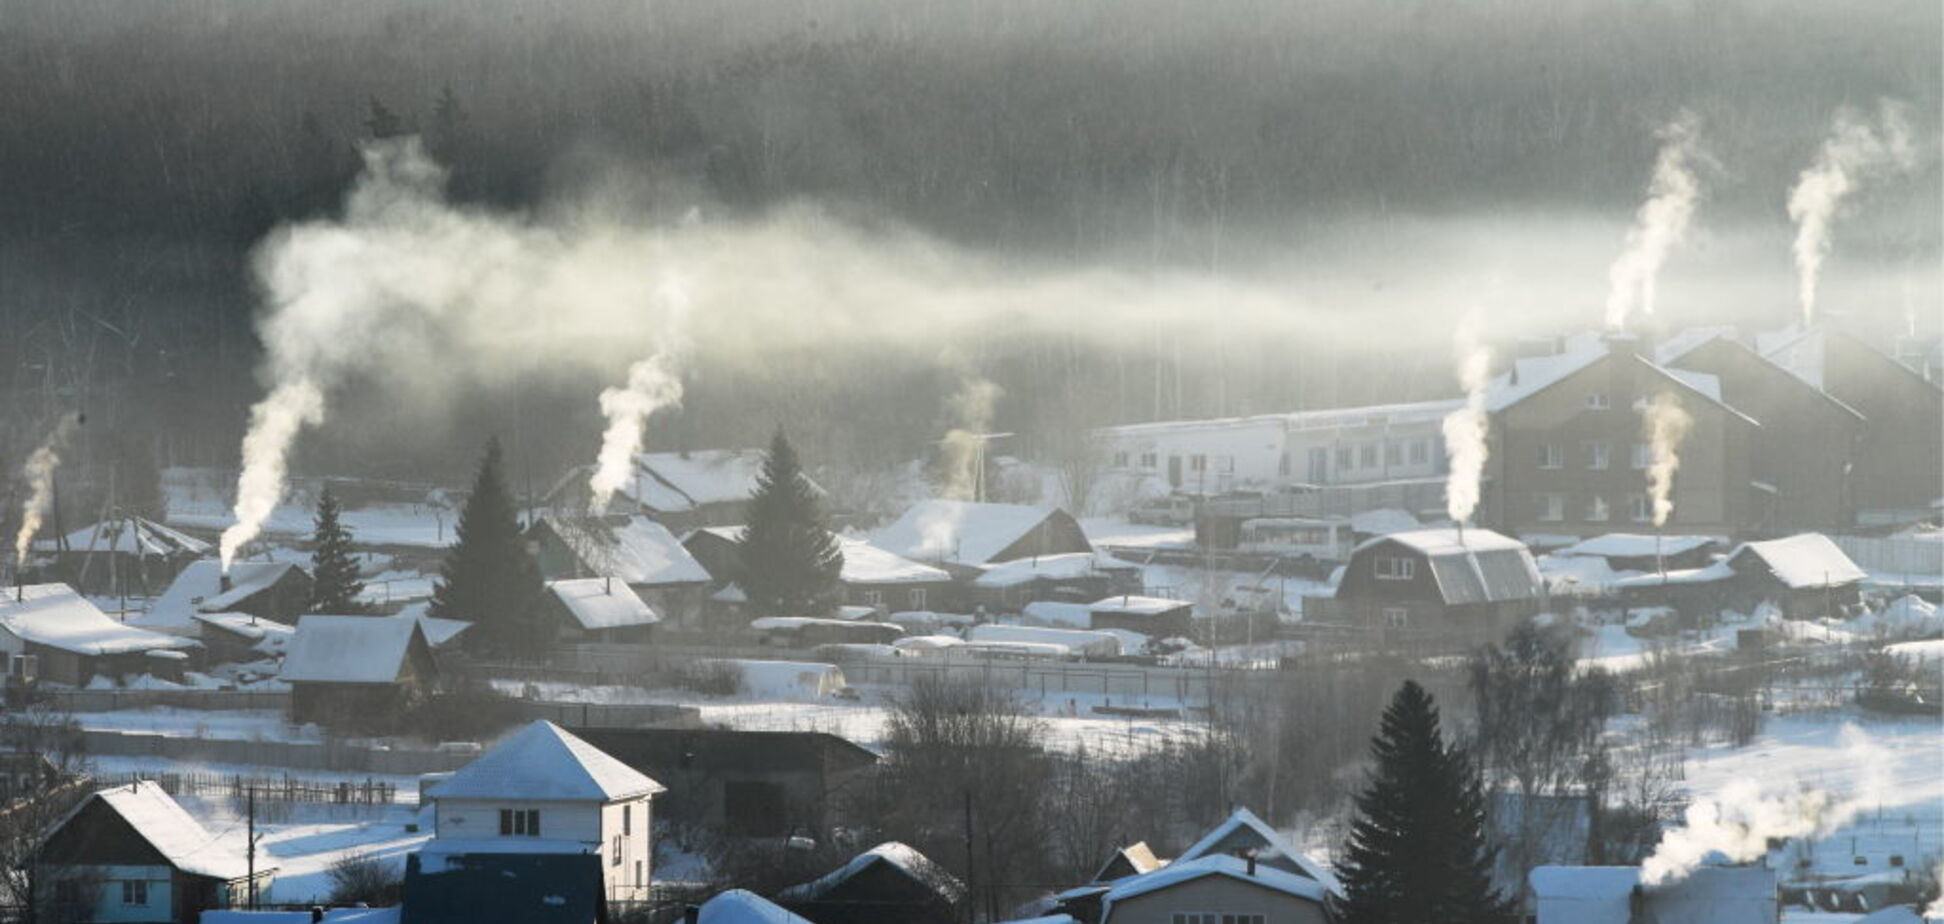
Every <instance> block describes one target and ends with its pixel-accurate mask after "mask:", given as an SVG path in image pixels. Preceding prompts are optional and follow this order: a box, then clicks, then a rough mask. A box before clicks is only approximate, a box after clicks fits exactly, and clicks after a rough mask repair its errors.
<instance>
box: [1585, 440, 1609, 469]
mask: <svg viewBox="0 0 1944 924" xmlns="http://www.w3.org/2000/svg"><path fill="white" fill-rule="evenodd" d="M1580 448H1581V449H1583V450H1585V451H1586V468H1587V470H1588V471H1594V472H1604V471H1606V470H1608V469H1610V468H1612V467H1613V444H1612V443H1609V442H1607V441H1606V440H1587V441H1585V442H1583V443H1581V444H1580Z"/></svg>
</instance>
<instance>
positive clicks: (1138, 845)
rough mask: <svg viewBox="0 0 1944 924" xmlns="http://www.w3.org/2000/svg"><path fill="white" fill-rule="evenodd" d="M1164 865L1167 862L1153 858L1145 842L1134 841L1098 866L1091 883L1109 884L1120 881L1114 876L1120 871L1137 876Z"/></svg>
mask: <svg viewBox="0 0 1944 924" xmlns="http://www.w3.org/2000/svg"><path fill="white" fill-rule="evenodd" d="M1166 865H1168V861H1166V860H1163V859H1161V858H1160V857H1157V856H1155V855H1154V849H1153V848H1151V847H1149V846H1148V844H1147V841H1136V842H1134V843H1132V844H1129V845H1127V846H1126V847H1122V848H1120V849H1119V850H1116V851H1114V853H1113V855H1112V856H1110V857H1108V858H1107V862H1105V863H1102V864H1100V870H1099V871H1098V872H1096V873H1094V878H1093V881H1095V882H1111V881H1113V880H1116V879H1120V878H1121V876H1117V875H1114V874H1115V873H1118V872H1120V871H1121V870H1122V869H1126V870H1128V871H1129V872H1130V873H1131V874H1132V875H1135V876H1139V875H1141V874H1142V873H1151V872H1154V871H1155V870H1157V869H1160V868H1161V867H1163V866H1166Z"/></svg>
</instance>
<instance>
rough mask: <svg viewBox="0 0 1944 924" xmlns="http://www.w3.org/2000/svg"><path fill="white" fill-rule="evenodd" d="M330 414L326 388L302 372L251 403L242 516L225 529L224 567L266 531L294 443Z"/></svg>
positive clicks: (239, 501) (240, 488) (239, 504)
mask: <svg viewBox="0 0 1944 924" xmlns="http://www.w3.org/2000/svg"><path fill="white" fill-rule="evenodd" d="M323 420H324V393H323V392H322V391H321V390H319V389H318V387H317V385H316V383H314V382H312V381H311V380H309V379H305V378H298V379H292V380H290V381H286V382H283V383H281V384H279V385H278V386H277V387H276V388H275V389H272V390H271V392H270V394H269V395H267V396H265V397H264V399H263V400H262V401H258V402H257V403H256V406H255V407H253V408H251V409H250V429H249V430H248V431H247V432H245V433H244V435H243V473H242V475H241V476H240V477H238V478H237V481H236V522H235V523H233V524H231V525H230V526H229V528H228V529H225V530H223V538H222V542H221V545H220V549H221V555H222V561H223V573H224V574H228V573H229V568H230V563H231V562H233V561H235V560H236V553H237V551H238V550H240V549H242V548H243V546H244V545H246V544H248V543H249V542H250V540H252V539H255V538H256V537H257V536H258V535H260V534H261V533H262V532H263V524H264V522H265V521H267V520H269V519H270V514H271V513H273V512H274V511H275V510H276V509H277V502H278V501H281V500H283V494H284V482H285V478H286V475H287V469H288V467H289V460H290V447H291V444H293V443H295V442H296V441H297V434H298V433H299V432H301V431H302V430H303V428H305V427H314V426H316V425H317V424H319V423H321V422H322V421H323Z"/></svg>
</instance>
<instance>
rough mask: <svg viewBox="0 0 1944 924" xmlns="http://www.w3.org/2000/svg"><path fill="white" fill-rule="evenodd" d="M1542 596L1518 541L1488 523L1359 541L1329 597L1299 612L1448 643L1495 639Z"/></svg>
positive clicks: (1394, 635) (1386, 633)
mask: <svg viewBox="0 0 1944 924" xmlns="http://www.w3.org/2000/svg"><path fill="white" fill-rule="evenodd" d="M1544 604H1545V582H1544V580H1543V579H1542V578H1541V577H1540V575H1539V565H1538V563H1537V562H1535V561H1534V560H1533V557H1532V552H1531V551H1530V550H1529V549H1527V548H1526V546H1525V543H1522V542H1520V541H1519V540H1517V539H1513V538H1511V537H1509V536H1504V535H1501V534H1499V533H1495V532H1493V531H1491V530H1488V529H1422V530H1413V531H1410V532H1401V533H1392V534H1390V535H1388V536H1379V537H1377V538H1374V539H1369V540H1366V541H1364V542H1363V543H1361V544H1359V545H1358V546H1357V548H1356V549H1355V550H1354V551H1352V552H1351V554H1350V563H1349V564H1348V565H1346V566H1344V571H1343V577H1342V579H1341V580H1340V581H1339V582H1338V584H1337V587H1336V591H1335V594H1334V595H1333V596H1331V597H1318V598H1311V599H1309V600H1307V601H1306V602H1305V617H1306V619H1315V620H1316V621H1322V622H1327V621H1331V620H1333V619H1334V620H1340V621H1344V622H1349V623H1351V624H1353V625H1360V626H1364V627H1367V628H1369V629H1372V630H1374V631H1377V632H1379V633H1381V634H1383V636H1384V637H1386V638H1397V639H1405V638H1416V639H1422V640H1430V641H1434V642H1437V641H1443V642H1450V643H1454V644H1471V643H1474V642H1478V641H1483V640H1495V639H1497V638H1498V637H1499V636H1500V635H1502V634H1503V633H1504V632H1505V631H1506V630H1507V629H1509V628H1511V626H1512V625H1513V624H1514V623H1516V622H1518V621H1519V620H1521V619H1525V618H1527V617H1530V616H1532V615H1533V614H1535V613H1538V612H1539V610H1540V609H1541V608H1542V607H1543V606H1544Z"/></svg>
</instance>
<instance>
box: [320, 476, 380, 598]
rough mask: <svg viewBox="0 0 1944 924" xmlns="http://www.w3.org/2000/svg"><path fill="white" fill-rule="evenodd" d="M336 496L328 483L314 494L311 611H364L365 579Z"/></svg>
mask: <svg viewBox="0 0 1944 924" xmlns="http://www.w3.org/2000/svg"><path fill="white" fill-rule="evenodd" d="M338 513H339V508H338V499H337V496H336V495H334V494H332V493H331V488H330V486H329V485H326V486H325V487H324V491H323V492H322V493H320V494H319V495H318V496H317V533H316V535H315V536H314V537H313V539H312V541H313V543H314V544H315V548H313V549H312V550H311V599H310V611H311V612H313V613H339V614H346V613H364V612H368V611H369V607H367V606H365V603H364V601H363V600H360V599H358V594H359V593H360V592H362V591H363V590H364V582H363V581H360V580H358V559H357V556H356V554H355V553H353V552H352V551H351V532H350V531H349V530H347V529H345V528H344V524H343V522H341V521H340V520H339V519H338Z"/></svg>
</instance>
